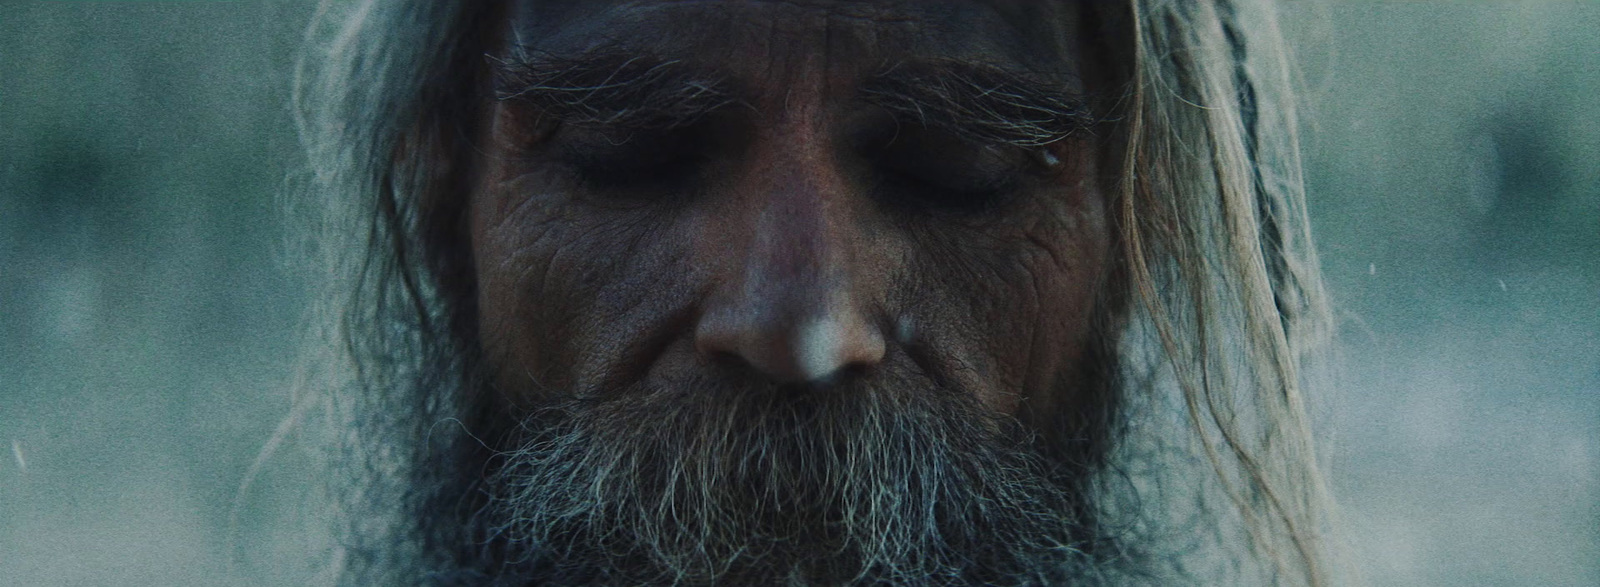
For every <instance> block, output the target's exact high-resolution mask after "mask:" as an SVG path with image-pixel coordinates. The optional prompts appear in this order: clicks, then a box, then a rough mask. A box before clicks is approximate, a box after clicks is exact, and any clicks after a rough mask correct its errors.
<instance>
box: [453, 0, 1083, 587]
mask: <svg viewBox="0 0 1600 587" xmlns="http://www.w3.org/2000/svg"><path fill="white" fill-rule="evenodd" d="M508 16H509V23H508V25H507V26H506V28H505V29H504V31H503V35H504V42H503V49H502V51H501V52H500V53H499V54H498V55H496V56H494V57H495V59H494V67H495V68H496V70H497V71H496V72H495V88H494V89H495V96H494V97H493V98H492V99H491V101H490V102H489V104H488V107H487V108H486V111H487V112H488V114H487V116H486V118H487V119H486V120H485V121H484V128H483V129H482V133H481V134H482V136H485V137H487V140H485V141H482V143H483V144H482V146H481V153H480V154H479V156H480V158H479V160H478V162H477V174H476V177H475V183H474V186H473V188H472V193H471V202H470V210H469V222H470V235H471V250H472V254H473V256H474V266H475V270H476V279H477V288H478V299H477V303H478V318H479V320H478V324H479V329H480V340H479V342H480V343H481V345H482V350H483V352H484V355H483V356H484V357H485V363H486V365H487V368H488V371H489V372H488V374H487V375H488V378H489V379H490V382H491V383H492V385H493V387H494V389H495V390H496V391H497V392H498V393H497V394H495V398H496V400H495V401H499V402H502V407H503V408H504V410H505V412H506V413H508V414H510V415H511V417H510V418H509V419H510V420H513V421H516V422H518V423H520V424H523V425H522V426H518V427H517V428H516V429H517V430H520V431H521V435H520V436H518V437H517V438H516V439H515V440H513V441H512V442H513V443H514V444H513V446H509V447H505V449H506V451H507V452H508V454H509V455H510V456H509V457H507V463H506V464H505V466H504V469H503V471H502V473H501V476H500V478H499V481H498V483H499V485H498V488H497V489H495V490H493V492H494V493H495V495H496V498H495V499H496V504H497V506H496V507H498V508H500V509H501V510H502V512H501V514H502V517H503V518H504V519H505V520H507V522H506V525H505V526H504V527H505V528H513V530H508V532H511V533H512V534H513V536H511V538H510V539H511V540H516V539H517V538H518V536H520V537H521V538H523V539H525V540H526V542H527V543H529V544H538V545H544V546H542V548H546V549H554V550H558V551H560V552H565V553H566V554H564V555H561V557H564V558H562V560H563V561H564V562H562V563H561V564H565V565H579V564H580V563H574V562H572V561H573V560H577V559H582V560H585V561H587V562H583V563H581V564H583V565H588V566H589V567H590V568H592V569H593V568H598V569H617V568H623V567H626V568H628V569H631V570H628V571H626V573H628V574H623V575H617V576H625V577H632V578H634V579H637V578H639V577H658V576H689V577H700V578H702V579H705V578H711V577H718V576H721V577H724V578H726V577H728V576H733V577H735V578H736V579H735V580H733V582H734V583H741V582H748V583H751V584H755V583H759V582H762V581H760V580H757V579H758V578H767V579H772V578H774V577H781V576H786V575H785V574H786V573H790V574H792V573H799V574H800V575H803V576H807V577H810V578H811V579H813V580H817V581H819V582H824V583H838V582H843V581H844V580H845V579H849V578H851V577H855V578H858V579H859V578H862V577H868V576H872V577H878V578H879V579H882V580H884V581H889V582H892V581H894V580H896V579H894V577H897V576H898V577H900V578H901V579H904V578H905V577H906V576H915V574H916V573H918V572H941V573H956V574H959V575H961V576H966V577H968V578H969V579H972V580H978V578H981V577H984V576H987V575H985V574H984V573H1011V572H1022V573H1026V572H1031V571H1026V570H1024V569H1028V568H1035V567H1043V566H1051V568H1058V567H1059V564H1057V563H1046V562H1040V561H1043V560H1044V559H1045V558H1049V557H1054V558H1051V559H1050V560H1056V561H1057V562H1059V559H1062V558H1064V557H1066V555H1069V554H1073V553H1077V552H1078V550H1077V548H1078V546H1079V545H1080V544H1081V543H1080V542H1075V540H1077V539H1078V538H1081V535H1080V534H1081V533H1080V532H1079V530H1081V529H1082V525H1083V524H1084V523H1085V520H1082V519H1080V518H1078V517H1074V516H1075V515H1076V514H1075V513H1074V512H1081V511H1082V510H1081V509H1075V508H1079V507H1080V506H1082V505H1083V502H1084V501H1085V499H1084V498H1083V497H1082V496H1081V495H1079V494H1076V493H1074V492H1075V490H1074V489H1071V488H1069V487H1066V486H1065V485H1070V484H1071V483H1073V482H1075V481H1067V482H1062V474H1061V472H1060V471H1059V470H1058V468H1056V467H1053V466H1051V465H1049V464H1042V463H1045V462H1046V461H1049V460H1050V459H1048V458H1039V454H1045V453H1049V451H1043V452H1042V453H1040V452H1029V450H1030V449H1027V448H1026V445H1028V443H1029V442H1030V441H1028V440H1027V438H1028V435H1027V434H1025V433H1022V434H1018V433H1016V432H1017V428H1018V427H1017V426H1015V424H1017V422H1019V421H1020V422H1022V423H1025V424H1031V425H1033V426H1034V427H1036V428H1042V427H1044V426H1045V425H1047V424H1050V423H1059V422H1061V421H1072V418H1071V417H1067V418H1066V419H1065V420H1062V419H1061V418H1062V417H1061V416H1060V414H1063V413H1073V414H1079V418H1080V419H1082V418H1091V419H1092V418H1094V417H1104V414H1105V413H1106V412H1105V411H1104V409H1105V405H1103V401H1104V399H1103V389H1102V388H1100V387H1097V385H1096V383H1095V382H1091V380H1093V379H1095V377H1094V376H1093V375H1091V374H1090V372H1091V371H1094V369H1095V366H1094V365H1092V364H1091V363H1093V362H1094V361H1095V360H1098V359H1097V357H1101V356H1103V355H1102V354H1099V353H1097V352H1096V351H1097V350H1103V345H1104V344H1106V343H1105V339H1104V338H1102V337H1101V332H1102V329H1101V328H1097V327H1096V318H1095V317H1096V316H1102V315H1104V314H1106V313H1108V312H1112V311H1111V310H1109V309H1108V308H1106V307H1102V306H1101V305H1100V304H1101V299H1102V290H1104V289H1106V287H1107V283H1108V282H1109V281H1110V280H1111V278H1110V275H1111V274H1112V272H1111V271H1110V269H1109V266H1110V262H1109V260H1108V258H1109V256H1110V249H1111V245H1112V243H1111V236H1110V230H1109V228H1108V223H1109V220H1108V218H1107V213H1106V207H1107V202H1106V197H1105V195H1104V189H1103V186H1104V185H1105V184H1106V183H1107V182H1106V181H1105V179H1104V178H1103V177H1102V175H1101V174H1100V171H1099V162H1100V160H1101V154H1100V152H1099V146H1098V143H1097V141H1096V140H1095V138H1094V137H1093V136H1092V135H1091V133H1090V128H1089V127H1090V126H1091V125H1092V117H1091V116H1090V111H1089V107H1088V106H1087V103H1088V102H1087V97H1088V96H1089V95H1090V94H1091V92H1094V91H1101V90H1104V89H1105V88H1104V87H1103V85H1104V82H1103V77H1104V75H1105V73H1104V71H1102V68H1100V67H1098V66H1097V64H1096V63H1095V62H1094V60H1093V59H1091V56H1092V55H1094V54H1096V53H1097V51H1096V50H1095V49H1094V47H1095V42H1094V41H1093V39H1092V38H1091V37H1092V35H1091V29H1092V28H1093V27H1092V26H1090V24H1089V23H1087V22H1086V20H1087V18H1088V17H1087V16H1086V15H1085V14H1080V10H1079V8H1078V7H1077V5H1076V4H1072V3H1059V4H1058V3H1045V2H1034V1H1032V0H1017V1H1014V2H975V1H970V0H959V1H950V2H871V3H868V2H823V1H804V2H757V1H744V2H733V1H676V2H666V1H661V2H646V1H636V2H590V1H584V2H576V1H563V2H554V1H552V2H537V1H529V2H523V3H521V4H518V5H516V6H515V7H514V8H513V9H512V10H511V11H510V14H509V15H508ZM1096 345H1102V346H1096ZM552 414H555V416H552ZM1083 414H1088V416H1083ZM1058 428H1060V427H1059V426H1058ZM1067 428H1070V426H1068V427H1067ZM1075 434H1076V435H1078V436H1077V437H1078V438H1079V439H1080V440H1081V437H1082V434H1080V433H1079V432H1077V431H1073V430H1070V429H1069V430H1065V431H1064V432H1063V430H1060V429H1058V430H1055V431H1052V432H1051V433H1050V434H1046V436H1051V435H1055V436H1056V437H1066V438H1071V437H1074V435H1075ZM1082 442H1084V443H1085V444H1088V443H1089V442H1090V441H1082ZM1080 450H1082V449H1081V447H1080ZM1049 454H1056V455H1060V454H1072V450H1071V449H1068V450H1066V451H1065V452H1064V453H1063V451H1060V450H1057V451H1055V452H1054V453H1049ZM1078 456H1079V457H1082V458H1076V459H1057V460H1062V461H1065V460H1075V461H1076V462H1078V463H1082V462H1086V461H1090V460H1092V456H1090V457H1084V456H1083V455H1078ZM1067 476H1068V477H1070V476H1071V475H1067ZM519 532H520V533H521V534H518V533H519ZM585 553H587V554H585ZM1045 555H1049V556H1048V557H1047V556H1045ZM1036 559H1037V560H1036ZM741 561H742V562H741ZM552 564H553V563H552ZM649 569H655V570H649ZM786 569H787V570H786ZM850 569H857V571H852V570H850ZM907 569H910V570H907ZM1002 569H1010V570H1009V571H1006V570H1002ZM610 572H612V571H605V573H610ZM616 572H622V571H616ZM651 573H657V574H651ZM660 573H666V574H664V575H663V574H660ZM685 573H687V575H685ZM834 573H843V575H838V576H835V575H834ZM903 573H911V574H910V575H902V574H903ZM606 576H609V575H606ZM738 577H742V578H743V579H738ZM565 580H569V581H577V579H571V578H570V577H569V578H568V579H565ZM708 580H709V579H708Z"/></svg>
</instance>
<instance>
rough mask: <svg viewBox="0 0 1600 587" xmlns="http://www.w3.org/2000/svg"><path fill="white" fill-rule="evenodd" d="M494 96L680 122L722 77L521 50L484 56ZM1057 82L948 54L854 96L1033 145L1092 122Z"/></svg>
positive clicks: (992, 139) (570, 116)
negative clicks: (501, 55) (489, 64)
mask: <svg viewBox="0 0 1600 587" xmlns="http://www.w3.org/2000/svg"><path fill="white" fill-rule="evenodd" d="M491 60H492V61H493V70H494V87H495V96H496V98H498V99H499V100H502V101H515V102H523V103H529V104H532V105H534V106H535V107H537V108H539V109H540V112H541V113H542V114H544V115H547V116H551V117H553V118H554V119H555V120H557V121H559V122H561V123H565V124H575V125H595V126H615V127H620V128H636V129H643V128H680V127H684V126H688V125H691V124H693V123H695V122H696V121H698V120H700V119H702V118H703V117H705V116H707V115H709V114H712V113H714V112H716V111H718V110H721V109H723V108H726V107H728V106H732V105H743V106H746V107H748V106H749V104H748V103H746V102H743V101H741V100H739V99H738V98H737V96H736V95H735V93H734V91H733V90H734V87H733V84H732V83H730V81H729V78H728V77H727V76H724V75H718V74H715V73H714V72H711V71H707V70H706V69H704V68H699V67H693V66H690V65H689V64H687V63H684V62H682V61H677V60H666V59H659V58H655V57H652V56H649V55H639V54H630V53H627V52H623V51H618V50H597V51H590V52H586V53H581V54H577V55H560V54H555V53H547V52H532V51H528V50H521V51H517V52H515V53H514V54H513V55H512V56H509V57H506V58H493V57H491ZM1070 88H1071V85H1070V84H1069V83H1067V82H1066V81H1065V80H1055V81H1047V79H1046V78H1044V77H1042V76H1036V75H1030V74H1024V73H1018V72H1015V71H1012V70H1008V69H1004V68H1001V67H997V66H993V65H988V64H983V63H976V62H967V61H958V60H939V61H929V62H916V63H901V64H897V65H894V66H891V67H887V68H885V69H884V70H882V71H880V72H879V73H877V74H875V75H872V76H869V77H868V78H867V79H866V80H865V81H864V82H863V83H862V85H861V86H860V88H859V89H858V94H859V95H860V97H861V98H862V99H863V101H865V102H867V103H870V104H873V105H875V106H877V107H879V108H883V109H884V110H887V111H888V112H889V113H891V114H892V115H894V116H895V117H896V118H897V119H902V120H909V121H911V122H914V123H915V124H919V125H923V126H929V127H935V128H940V129H943V130H946V131H949V132H952V133H955V134H957V135H960V136H962V137H964V138H967V139H969V140H973V141H977V142H982V143H987V144H1009V145H1016V146H1022V147H1040V146H1044V145H1048V144H1051V143H1054V142H1056V141H1059V140H1062V139H1064V138H1067V137H1069V136H1072V135H1073V134H1075V133H1078V132H1080V131H1084V130H1086V129H1088V128H1090V127H1092V126H1093V125H1094V122H1095V117H1094V116H1093V115H1092V114H1091V113H1090V110H1089V108H1088V105H1087V102H1086V101H1085V100H1084V98H1083V97H1082V96H1081V94H1079V93H1077V92H1075V91H1073V90H1071V89H1070Z"/></svg>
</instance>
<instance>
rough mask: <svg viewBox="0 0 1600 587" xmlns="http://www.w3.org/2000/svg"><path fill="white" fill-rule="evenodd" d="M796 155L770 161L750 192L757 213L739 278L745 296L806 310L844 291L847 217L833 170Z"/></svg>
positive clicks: (846, 269)
mask: <svg viewBox="0 0 1600 587" xmlns="http://www.w3.org/2000/svg"><path fill="white" fill-rule="evenodd" d="M798 159H800V160H799V161H787V162H774V163H773V164H772V165H771V166H770V167H769V169H770V173H768V174H766V175H767V177H766V178H765V179H764V180H763V181H761V182H758V185H759V184H766V185H761V186H760V187H755V189H753V190H751V191H752V192H754V193H753V194H752V196H753V197H755V198H757V200H758V202H757V203H756V205H757V206H758V209H759V210H760V212H759V214H758V215H757V218H756V222H755V233H754V235H753V236H752V239H751V241H752V242H751V243H750V245H751V246H750V249H749V251H748V253H747V255H746V258H745V260H744V261H745V262H744V275H743V277H744V287H745V289H746V294H747V296H746V297H749V298H762V299H766V300H767V302H766V305H774V304H776V305H779V306H781V307H782V308H781V309H782V310H783V311H785V312H799V313H804V312H808V311H815V310H816V309H817V308H815V307H808V306H818V305H821V304H824V303H826V302H828V301H830V300H829V298H831V297H834V296H839V295H843V294H844V293H845V292H844V291H842V290H847V289H848V281H849V267H848V263H849V257H850V252H849V251H848V235H847V234H846V232H847V231H848V230H849V219H848V218H847V217H846V216H847V214H846V212H847V211H846V203H845V202H842V201H839V199H840V195H841V194H840V192H841V191H842V189H843V186H842V185H839V183H840V182H838V181H837V180H835V179H834V178H833V177H831V176H832V175H834V173H833V171H832V170H831V169H828V168H827V166H826V165H825V164H822V163H821V162H819V161H815V160H814V159H815V157H799V158H798ZM773 309H774V310H778V309H780V308H773Z"/></svg>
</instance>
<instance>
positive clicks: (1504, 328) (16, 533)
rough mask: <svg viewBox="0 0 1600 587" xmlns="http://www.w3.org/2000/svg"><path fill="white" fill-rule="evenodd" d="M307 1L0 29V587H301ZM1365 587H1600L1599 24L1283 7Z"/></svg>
mask: <svg viewBox="0 0 1600 587" xmlns="http://www.w3.org/2000/svg"><path fill="white" fill-rule="evenodd" d="M311 10H312V7H311V6H310V5H309V4H308V3H307V2H305V1H303V0H302V1H293V2H278V3H259V2H225V3H207V2H180V3H163V2H34V1H26V0H9V1H7V2H4V3H3V4H0V584H3V585H299V584H303V583H305V582H307V581H309V580H313V579H314V578H315V575H314V573H315V571H316V569H317V567H318V565H319V564H320V563H321V562H323V558H322V557H324V556H325V553H326V550H325V547H326V545H327V536H326V535H325V533H324V532H323V531H322V530H321V525H320V522H321V520H316V519H307V518H306V516H305V515H303V514H301V513H298V512H300V511H302V509H303V508H301V507H299V506H300V505H301V504H303V503H306V502H307V501H308V500H310V499H312V494H311V493H310V489H309V488H310V487H311V486H312V484H313V481H314V480H313V479H311V478H310V476H309V474H308V473H307V470H308V467H307V464H308V460H307V457H306V452H305V450H304V448H305V447H303V446H298V445H296V444H294V443H291V444H290V445H289V446H287V447H286V448H285V449H284V450H283V451H281V452H280V453H279V454H278V456H276V457H275V458H273V459H271V460H269V461H267V462H266V463H265V464H264V466H263V468H262V475H261V476H260V477H259V481H258V482H257V483H255V484H253V485H252V486H250V487H249V488H248V489H247V490H245V491H243V492H241V491H240V490H239V488H240V481H241V479H242V478H243V477H244V476H245V473H246V471H247V470H248V469H249V468H250V467H251V464H252V463H253V462H254V461H255V459H256V455H257V453H258V451H259V450H260V448H261V446H262V445H263V444H264V443H265V442H266V441H267V439H268V438H269V437H270V436H271V434H272V432H273V430H274V428H275V427H276V426H277V424H278V422H279V421H280V420H281V419H282V418H284V416H285V415H286V414H287V413H288V406H289V392H288V382H289V381H290V380H291V379H292V377H293V375H294V373H293V366H292V359H293V356H294V353H295V344H296V340H297V339H296V334H295V333H296V331H297V328H298V325H299V324H300V322H301V321H302V315H303V312H304V310H305V308H306V307H307V304H308V303H309V302H310V301H311V300H310V299H309V298H308V294H307V293H306V292H307V283H308V282H307V280H306V276H305V275H304V274H303V273H301V272H300V271H299V270H297V269H296V268H295V265H294V263H293V261H294V259H289V258H287V257H288V253H287V252H286V251H288V250H289V249H288V247H287V246H286V244H285V243H286V242H287V240H288V238H289V235H290V228H291V227H289V226H288V221H287V220H286V218H285V216H284V214H282V213H281V211H280V208H281V206H280V202H279V196H280V194H281V193H282V192H283V190H284V187H285V185H286V183H285V176H286V174H287V173H288V172H290V171H292V170H294V169H296V168H297V166H298V165H299V163H298V162H297V159H296V156H297V155H296V148H297V142H296V138H295V135H294V131H293V124H292V120H291V118H290V115H289V108H288V106H287V99H288V86H289V75H290V67H289V65H290V63H291V59H292V55H293V53H294V51H295V48H296V47H297V46H298V44H299V39H300V36H301V33H302V30H303V28H304V23H305V22H306V20H307V19H308V18H309V15H310V13H311ZM1286 18H1287V20H1286V30H1287V31H1288V33H1289V34H1290V37H1291V39H1292V40H1293V45H1294V47H1295V51H1296V52H1297V53H1298V56H1299V58H1300V61H1301V62H1302V64H1303V70H1304V75H1303V77H1304V80H1303V84H1302V85H1303V86H1304V88H1305V90H1304V93H1305V98H1306V102H1307V107H1308V124H1307V128H1306V137H1305V138H1306V141H1305V142H1306V148H1307V149H1306V160H1307V172H1308V182H1309V185H1310V189H1311V212H1312V216H1313V224H1314V229H1315V232H1316V236H1317V238H1318V240H1319V243H1320V246H1321V252H1322V259H1323V262H1324V264H1325V268H1326V271H1327V277H1328V280H1329V283H1330V285H1331V287H1332V290H1333V294H1334V296H1335V300H1336V302H1337V303H1338V308H1339V316H1340V328H1341V336H1342V339H1341V347H1340V349H1339V350H1340V353H1339V354H1340V356H1341V357H1342V361H1341V363H1340V364H1341V368H1340V369H1339V370H1338V373H1337V374H1336V378H1335V381H1337V382H1338V383H1339V384H1338V385H1336V386H1335V388H1334V389H1333V390H1332V391H1333V392H1332V393H1331V394H1329V395H1326V396H1324V397H1321V398H1318V403H1319V405H1320V406H1321V408H1320V409H1321V412H1320V413H1321V414H1322V418H1321V419H1322V422H1323V428H1324V430H1325V432H1326V434H1327V435H1328V437H1329V441H1328V442H1327V443H1326V444H1325V446H1327V447H1328V448H1329V458H1330V462H1331V465H1332V467H1331V470H1332V479H1333V481H1334V485H1335V488H1336V490H1337V491H1338V493H1339V496H1340V498H1341V501H1342V503H1343V511H1344V515H1345V518H1346V520H1347V523H1348V525H1349V527H1350V528H1351V531H1352V532H1351V533H1352V536H1353V537H1354V540H1355V542H1356V545H1355V554H1356V557H1357V559H1358V560H1359V561H1361V563H1362V565H1363V567H1364V568H1365V570H1366V574H1367V576H1368V578H1369V580H1370V581H1371V582H1372V583H1373V584H1376V585H1571V586H1589V587H1592V586H1594V585H1600V165H1597V164H1596V160H1597V157H1600V99H1597V97H1596V96H1597V95H1600V34H1596V33H1595V31H1600V3H1594V2H1557V1H1543V2H1540V1H1525V2H1510V1H1506V2H1488V1H1482V2H1390V3H1380V2H1354V1H1350V2H1332V3H1324V4H1319V5H1307V4H1296V7H1295V8H1294V9H1293V10H1290V11H1289V12H1288V14H1287V15H1286Z"/></svg>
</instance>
